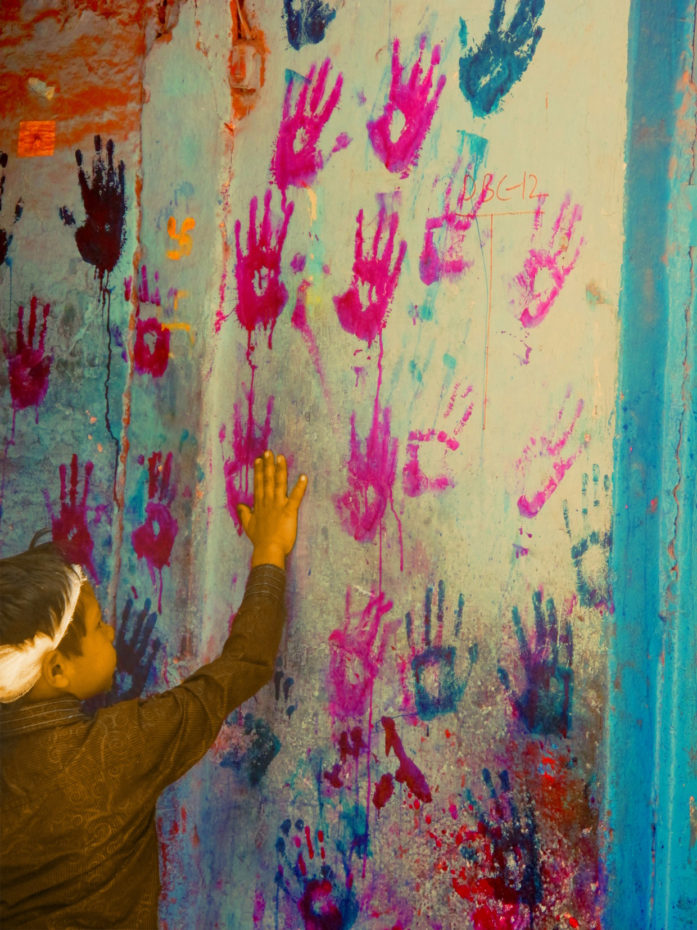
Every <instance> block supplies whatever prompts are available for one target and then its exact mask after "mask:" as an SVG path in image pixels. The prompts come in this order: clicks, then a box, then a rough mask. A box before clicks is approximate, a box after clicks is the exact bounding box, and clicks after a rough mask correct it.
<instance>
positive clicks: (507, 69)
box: [460, 0, 545, 116]
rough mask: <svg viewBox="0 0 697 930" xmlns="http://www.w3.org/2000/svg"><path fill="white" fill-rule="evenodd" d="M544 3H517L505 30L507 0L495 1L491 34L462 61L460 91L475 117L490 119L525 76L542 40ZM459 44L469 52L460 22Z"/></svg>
mask: <svg viewBox="0 0 697 930" xmlns="http://www.w3.org/2000/svg"><path fill="white" fill-rule="evenodd" d="M544 6H545V0H518V4H517V6H516V10H515V13H514V14H513V18H512V19H511V23H510V25H509V26H508V28H507V29H503V17H504V13H505V8H506V0H494V6H493V8H492V11H491V18H490V19H489V32H488V33H487V34H486V36H485V37H484V39H483V41H482V42H481V44H480V45H479V46H478V47H475V48H473V49H470V50H468V51H466V52H465V53H464V55H463V56H462V58H461V59H460V90H461V91H462V93H463V95H464V96H465V97H466V98H467V99H468V100H469V102H470V103H471V104H472V112H473V113H474V115H475V116H487V115H488V114H489V113H491V112H492V110H495V109H496V108H497V107H498V104H499V102H500V100H501V99H502V98H503V97H504V96H505V95H506V94H507V93H508V91H509V90H510V89H511V87H513V85H514V84H515V83H516V81H519V80H520V78H521V77H522V76H523V74H524V73H525V71H526V69H527V67H528V65H529V64H530V62H531V61H532V57H533V55H534V54H535V49H536V48H537V43H538V42H539V41H540V38H541V37H542V27H541V26H538V20H539V18H540V16H541V15H542V11H543V10H544ZM460 43H461V45H462V47H463V49H467V46H468V35H467V24H466V23H465V21H464V19H460Z"/></svg>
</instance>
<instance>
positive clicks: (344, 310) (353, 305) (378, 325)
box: [334, 205, 407, 344]
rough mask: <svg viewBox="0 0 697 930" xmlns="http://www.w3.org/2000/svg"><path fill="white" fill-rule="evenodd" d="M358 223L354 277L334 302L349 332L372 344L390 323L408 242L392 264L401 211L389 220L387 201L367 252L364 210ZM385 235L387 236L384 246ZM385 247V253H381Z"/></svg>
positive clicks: (360, 213) (342, 322)
mask: <svg viewBox="0 0 697 930" xmlns="http://www.w3.org/2000/svg"><path fill="white" fill-rule="evenodd" d="M356 224H357V229H356V240H355V245H354V259H353V280H352V281H351V286H350V288H349V289H348V290H347V291H346V293H344V294H342V295H341V296H340V297H335V298H334V304H335V306H336V315H337V316H338V318H339V322H340V323H341V325H342V327H343V328H344V329H345V330H346V332H347V333H352V334H353V335H354V336H358V338H359V339H363V340H364V341H365V342H367V343H368V344H370V343H371V342H372V341H373V339H375V337H376V336H377V335H378V333H380V332H381V331H382V330H383V329H384V327H385V325H386V323H387V316H388V314H389V312H390V304H391V302H392V297H393V296H394V292H395V289H396V287H397V283H398V281H399V275H400V272H401V270H402V262H403V260H404V255H405V253H406V251H407V244H406V242H405V241H404V240H402V242H400V244H399V250H398V252H397V256H396V258H395V261H394V265H392V268H390V265H391V263H392V253H393V251H394V241H395V236H396V235H397V226H398V225H399V216H398V214H397V213H396V212H395V213H391V214H390V215H389V223H388V216H387V211H386V210H385V207H384V205H382V206H381V207H380V213H379V214H378V228H377V230H376V232H375V236H374V238H373V247H372V250H371V251H370V254H367V255H366V254H364V252H363V211H362V210H361V211H360V212H359V213H358V216H357V217H356ZM383 237H385V242H384V246H383ZM381 247H382V253H380V248H381Z"/></svg>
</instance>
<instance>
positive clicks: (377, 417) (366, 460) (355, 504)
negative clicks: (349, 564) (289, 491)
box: [336, 404, 397, 542]
mask: <svg viewBox="0 0 697 930" xmlns="http://www.w3.org/2000/svg"><path fill="white" fill-rule="evenodd" d="M350 448H351V454H350V457H349V460H348V462H347V472H348V474H347V483H348V489H347V490H346V491H345V492H344V493H343V494H342V495H341V496H340V497H338V498H337V500H336V510H337V513H338V514H339V518H340V520H341V525H342V526H343V528H344V529H345V530H346V532H347V533H350V535H351V536H353V538H354V539H356V540H358V542H368V541H370V540H373V539H375V536H376V534H377V532H378V530H379V528H380V522H381V521H382V518H383V516H384V514H385V509H386V507H387V505H388V503H390V504H391V503H392V489H393V487H394V481H395V476H396V473H397V439H396V438H393V437H392V435H391V433H390V408H389V407H385V409H384V410H381V409H380V407H379V406H378V404H376V405H375V410H374V411H373V421H372V423H371V426H370V432H369V433H368V436H367V437H366V439H365V442H362V441H361V440H360V439H359V438H358V433H357V432H356V414H355V413H354V414H352V415H351V446H350Z"/></svg>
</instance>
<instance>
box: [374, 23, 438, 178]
mask: <svg viewBox="0 0 697 930" xmlns="http://www.w3.org/2000/svg"><path fill="white" fill-rule="evenodd" d="M425 47H426V36H423V37H422V38H421V41H420V43H419V57H418V58H417V60H416V62H415V63H414V66H413V67H412V69H411V74H410V75H409V78H408V80H407V81H403V80H402V72H403V71H404V65H403V64H402V62H401V61H400V59H399V40H398V39H395V40H394V45H393V47H392V80H391V83H390V90H389V96H388V99H387V103H386V104H385V109H384V111H383V113H382V116H380V117H379V118H378V119H376V120H370V121H369V122H368V123H367V128H368V136H369V137H370V141H371V143H372V146H373V149H374V150H375V154H376V155H377V156H378V158H379V159H380V161H381V162H382V163H383V164H384V165H385V167H386V168H387V169H388V170H389V171H391V172H393V173H399V174H401V176H402V177H403V178H406V177H407V176H408V174H409V172H410V171H411V169H412V168H413V167H414V166H415V165H416V164H417V162H418V159H419V153H420V151H421V146H422V145H423V142H424V139H425V138H426V134H427V133H428V130H429V128H430V126H431V122H432V120H433V116H434V114H435V112H436V109H437V107H438V99H439V97H440V95H441V93H442V91H443V88H444V87H445V81H446V78H445V75H444V74H443V75H441V76H440V77H439V79H438V83H437V85H436V89H435V92H434V94H433V95H432V96H431V88H432V84H433V69H434V67H435V65H437V64H438V63H439V62H440V45H436V46H435V47H434V49H433V51H432V52H431V65H430V67H429V69H428V71H427V73H426V76H425V77H424V78H423V80H421V58H422V56H423V51H424V48H425ZM398 112H399V113H401V114H402V116H403V117H404V125H403V127H402V130H401V132H400V133H399V136H398V138H397V139H396V140H393V139H392V124H393V119H394V116H395V114H396V113H398Z"/></svg>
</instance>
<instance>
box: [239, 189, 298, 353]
mask: <svg viewBox="0 0 697 930" xmlns="http://www.w3.org/2000/svg"><path fill="white" fill-rule="evenodd" d="M257 202H258V201H257V198H256V197H252V199H251V201H250V204H249V228H248V230H247V251H246V252H243V250H242V245H241V243H240V233H241V230H242V223H241V222H240V220H237V222H236V223H235V246H236V250H237V264H236V265H235V280H236V281H237V304H236V306H235V313H236V314H237V319H238V320H239V321H240V324H241V325H242V326H243V327H244V328H245V329H246V330H247V334H248V337H247V341H248V344H249V346H250V347H251V341H252V333H253V332H254V330H255V329H256V328H257V327H259V326H263V328H264V330H266V329H269V347H271V337H272V336H273V328H274V326H275V325H276V320H277V319H278V317H279V316H280V315H281V313H282V312H283V308H284V307H285V305H286V302H287V300H288V289H287V288H286V286H285V284H284V283H283V281H282V280H281V253H282V251H283V244H284V243H285V241H286V233H287V231H288V222H289V220H290V218H291V216H292V214H293V207H294V204H293V203H292V202H291V203H287V204H286V203H284V204H283V206H282V207H281V210H282V214H283V215H282V218H281V220H280V221H276V220H275V219H273V218H272V214H271V190H270V189H269V190H267V192H266V194H265V196H264V215H263V217H262V220H261V224H260V226H259V229H258V230H257Z"/></svg>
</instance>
